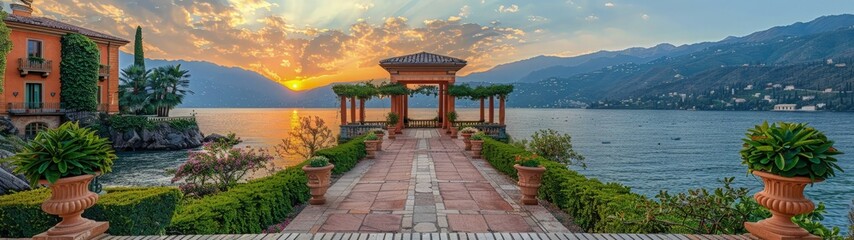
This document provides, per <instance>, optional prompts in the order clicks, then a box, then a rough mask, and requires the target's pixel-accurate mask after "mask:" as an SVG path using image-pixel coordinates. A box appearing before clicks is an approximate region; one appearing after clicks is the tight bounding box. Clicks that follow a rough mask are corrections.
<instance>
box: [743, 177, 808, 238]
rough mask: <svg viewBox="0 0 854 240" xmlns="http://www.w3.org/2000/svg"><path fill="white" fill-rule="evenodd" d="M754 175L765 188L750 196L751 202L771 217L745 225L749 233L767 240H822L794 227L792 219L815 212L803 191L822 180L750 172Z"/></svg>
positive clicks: (795, 225) (796, 226)
mask: <svg viewBox="0 0 854 240" xmlns="http://www.w3.org/2000/svg"><path fill="white" fill-rule="evenodd" d="M753 175H756V176H759V177H761V178H762V182H764V184H765V188H764V189H763V190H762V191H761V192H758V193H756V194H755V195H753V198H755V199H756V202H758V203H759V205H762V206H764V207H766V208H768V209H769V210H771V217H770V218H768V219H765V220H761V221H759V222H755V223H754V222H747V223H744V228H746V229H747V231H748V232H750V233H751V234H753V236H756V237H759V238H761V239H767V240H783V239H821V238H820V237H817V236H815V235H811V234H810V233H809V232H807V231H806V230H804V229H803V228H801V227H799V226H798V225H797V224H795V223H793V222H792V217H793V216H795V215H800V214H805V213H809V212H812V211H813V210H815V204H813V203H812V201H810V200H809V199H807V198H806V197H804V188H805V187H806V186H807V185H808V184H812V183H815V182H821V181H822V180H819V179H817V180H815V181H813V180H810V178H808V177H783V176H780V175H776V174H771V173H767V172H762V171H753Z"/></svg>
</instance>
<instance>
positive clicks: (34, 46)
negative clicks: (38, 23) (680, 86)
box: [27, 40, 42, 58]
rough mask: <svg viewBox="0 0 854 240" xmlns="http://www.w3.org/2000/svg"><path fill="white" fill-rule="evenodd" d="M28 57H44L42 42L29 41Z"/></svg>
mask: <svg viewBox="0 0 854 240" xmlns="http://www.w3.org/2000/svg"><path fill="white" fill-rule="evenodd" d="M27 57H38V58H40V57H42V41H39V40H27Z"/></svg>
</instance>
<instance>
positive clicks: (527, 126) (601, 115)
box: [103, 109, 854, 231]
mask: <svg viewBox="0 0 854 240" xmlns="http://www.w3.org/2000/svg"><path fill="white" fill-rule="evenodd" d="M457 111H458V113H459V115H460V117H459V119H460V120H477V118H478V114H479V113H478V110H477V109H457ZM386 112H388V109H368V110H367V118H368V120H380V119H381V118H382V115H383V114H384V113H386ZM193 113H195V114H196V116H197V120H198V122H199V126H200V127H201V129H202V131H203V132H204V133H205V134H210V133H220V134H224V133H228V132H234V133H237V135H238V136H240V137H241V138H242V139H243V140H244V143H243V144H244V145H249V146H253V147H264V148H269V147H271V146H275V145H276V144H277V143H278V142H280V141H281V139H282V138H284V137H285V136H286V135H287V132H288V130H289V129H290V127H291V126H292V125H293V123H294V122H295V121H296V120H297V119H298V118H299V117H303V116H320V117H321V118H323V119H324V120H326V123H327V125H328V126H330V128H331V129H332V130H333V131H335V132H337V131H338V129H337V125H338V121H340V120H339V119H340V118H339V115H338V111H337V109H176V110H175V111H173V115H175V116H182V115H190V114H193ZM410 115H412V117H413V118H419V119H426V118H433V117H435V115H436V109H410ZM496 115H497V113H496ZM496 118H497V116H496ZM852 119H854V113H831V112H810V113H807V112H711V111H669V110H587V109H508V110H507V118H506V120H507V125H508V127H507V131H508V133H509V134H510V135H511V136H513V137H514V138H525V137H527V136H530V135H531V133H533V132H534V131H536V130H538V129H544V128H552V129H555V130H558V131H560V132H563V133H569V134H571V135H572V142H573V146H574V147H575V150H576V151H577V152H578V153H580V154H582V155H583V156H585V157H586V158H587V160H586V162H587V169H578V168H576V167H572V168H574V169H575V170H578V171H579V172H581V173H583V174H584V175H586V176H588V177H593V178H599V179H600V180H602V181H605V182H619V183H622V184H624V185H627V186H630V187H632V190H633V191H635V192H637V193H640V194H644V195H647V196H650V197H654V196H655V195H656V194H658V192H659V191H660V190H668V191H671V192H682V191H685V190H687V189H691V188H699V187H707V188H713V187H717V186H721V184H720V183H718V181H717V180H720V179H722V178H724V177H735V184H736V186H742V187H748V188H751V189H752V190H753V191H754V192H755V191H758V190H760V189H761V187H762V183H761V181H760V180H759V179H758V178H755V177H753V175H747V170H746V168H745V167H744V166H742V165H741V158H740V156H739V154H738V151H739V150H740V149H741V138H742V137H744V134H745V132H746V131H747V129H748V128H751V127H753V125H756V124H760V123H762V121H765V120H767V121H769V122H776V121H792V122H807V123H810V124H811V125H812V126H813V127H815V128H817V129H819V130H822V131H824V132H825V133H826V135H827V136H828V138H830V139H832V140H834V141H836V145H835V146H836V148H837V149H840V150H841V151H843V152H847V153H849V154H844V155H841V156H840V157H839V160H840V165H841V166H842V168H843V169H848V170H849V171H851V172H854V124H852ZM674 138H680V140H672V139H674ZM603 142H610V144H603ZM119 156H120V159H119V160H118V161H116V164H115V166H114V167H113V170H114V172H113V173H111V174H109V175H107V176H104V178H103V182H104V183H105V184H108V185H131V184H138V185H168V184H170V183H169V180H170V179H171V177H170V176H169V175H166V174H165V170H164V169H168V168H175V167H176V166H178V165H179V164H181V163H182V162H183V161H184V160H185V158H186V156H187V153H186V151H171V152H136V153H121V154H119ZM296 162H299V160H297V159H279V160H276V162H275V164H276V165H277V166H279V167H286V166H288V165H292V164H294V163H296ZM806 194H807V195H808V196H809V197H810V198H812V199H813V200H815V201H817V202H818V201H821V202H825V203H826V204H827V210H828V213H827V216H826V217H827V218H826V219H825V221H824V223H826V224H829V225H832V226H839V227H841V228H843V231H846V230H847V229H845V228H846V227H847V225H848V219H847V214H848V209H849V207H850V204H851V201H852V199H854V174H852V173H850V172H846V173H838V174H837V177H835V178H832V179H829V180H827V181H825V182H822V183H817V184H815V185H813V186H812V187H808V188H807V190H806Z"/></svg>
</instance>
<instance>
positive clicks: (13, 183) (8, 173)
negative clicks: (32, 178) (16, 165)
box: [0, 150, 30, 195]
mask: <svg viewBox="0 0 854 240" xmlns="http://www.w3.org/2000/svg"><path fill="white" fill-rule="evenodd" d="M0 151H4V152H6V153H8V151H5V150H0ZM6 153H3V154H6ZM9 155H11V153H10V154H9ZM29 189H30V184H29V183H27V180H25V178H24V176H23V175H15V174H13V173H12V166H10V165H8V164H6V163H0V195H3V194H8V193H12V192H19V191H24V190H29Z"/></svg>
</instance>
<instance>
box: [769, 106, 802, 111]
mask: <svg viewBox="0 0 854 240" xmlns="http://www.w3.org/2000/svg"><path fill="white" fill-rule="evenodd" d="M797 110H798V105H797V104H777V105H774V111H797Z"/></svg>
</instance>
